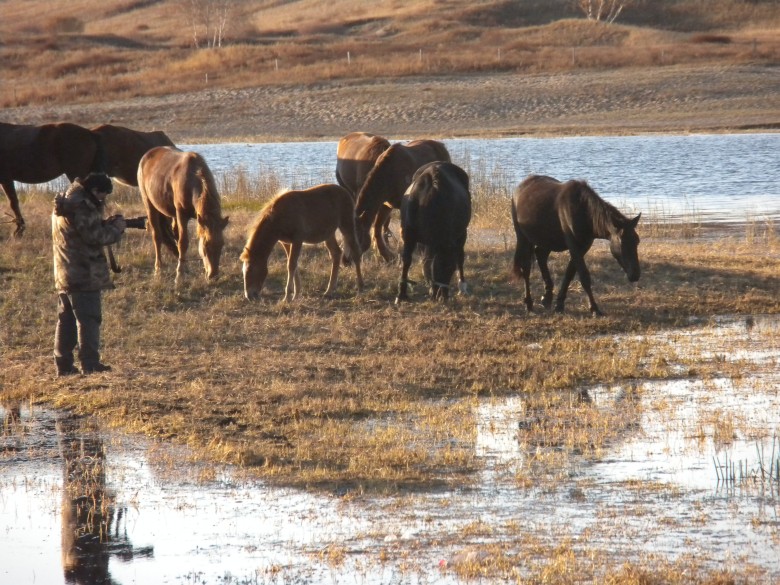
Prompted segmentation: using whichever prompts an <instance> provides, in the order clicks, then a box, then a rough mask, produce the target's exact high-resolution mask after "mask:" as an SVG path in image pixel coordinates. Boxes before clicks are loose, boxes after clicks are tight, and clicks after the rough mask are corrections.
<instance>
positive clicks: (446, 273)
mask: <svg viewBox="0 0 780 585" xmlns="http://www.w3.org/2000/svg"><path fill="white" fill-rule="evenodd" d="M455 268H456V261H455V254H454V253H452V252H446V253H441V252H440V253H438V254H436V256H434V258H433V266H432V270H431V272H432V274H431V276H432V278H433V282H432V283H431V297H432V298H433V300H435V301H436V300H442V301H446V300H447V299H449V297H450V281H452V275H453V274H455Z"/></svg>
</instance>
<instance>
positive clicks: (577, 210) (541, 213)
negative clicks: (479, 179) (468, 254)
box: [512, 175, 642, 315]
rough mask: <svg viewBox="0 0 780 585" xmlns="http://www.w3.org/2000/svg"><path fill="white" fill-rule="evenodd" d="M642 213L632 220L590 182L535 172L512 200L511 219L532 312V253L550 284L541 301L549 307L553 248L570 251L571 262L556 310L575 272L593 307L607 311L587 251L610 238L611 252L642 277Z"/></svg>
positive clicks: (632, 277)
mask: <svg viewBox="0 0 780 585" xmlns="http://www.w3.org/2000/svg"><path fill="white" fill-rule="evenodd" d="M641 215H642V214H641V213H640V214H639V215H637V216H636V217H635V218H633V219H628V218H627V217H625V216H624V215H623V214H622V213H620V212H619V211H618V210H617V209H616V208H615V207H613V206H612V205H610V204H609V203H607V202H606V201H604V200H603V199H602V198H601V197H599V196H598V195H597V194H596V192H595V191H594V190H593V189H591V187H590V186H589V185H588V184H587V183H586V182H585V181H574V180H572V181H566V182H565V183H561V182H560V181H557V180H556V179H553V178H552V177H544V176H539V175H530V176H528V177H526V179H525V180H524V181H523V182H522V183H520V185H519V186H518V187H517V189H515V193H514V197H513V198H512V222H513V223H514V226H515V234H516V236H517V247H516V248H515V256H514V265H513V271H514V274H515V276H517V277H518V278H522V279H523V280H524V281H525V304H526V307H527V308H528V311H529V312H530V311H532V310H533V300H532V298H531V289H530V284H529V277H530V272H531V265H532V264H533V257H534V256H536V260H537V261H538V262H539V270H540V271H541V273H542V278H543V279H544V283H545V291H544V296H543V297H542V304H543V305H544V307H545V308H547V309H549V308H550V307H551V306H552V301H553V281H552V278H551V276H550V270H549V268H548V267H547V259H548V257H549V256H550V252H562V251H564V250H568V251H569V255H570V260H569V264H568V266H567V267H566V271H565V273H564V275H563V280H562V281H561V286H560V290H559V291H558V298H557V299H556V301H555V310H556V311H558V312H563V304H564V302H565V301H566V293H567V292H568V289H569V284H570V283H571V281H572V279H573V278H574V273H575V272H576V273H577V274H578V275H579V278H580V283H581V284H582V288H583V289H585V293H586V294H587V295H588V299H589V300H590V311H591V313H592V314H594V315H602V312H601V311H600V310H599V308H598V306H597V305H596V301H595V300H594V298H593V292H592V291H591V281H590V272H588V268H587V267H586V266H585V253H586V252H587V251H588V250H590V247H591V245H592V244H593V240H594V239H597V238H598V239H604V240H609V248H610V251H611V252H612V255H613V256H614V257H615V259H616V260H617V261H618V264H620V266H621V268H623V270H624V272H625V273H626V275H628V280H629V281H630V282H636V281H637V280H639V273H640V270H639V257H638V254H637V247H638V246H639V236H638V235H637V233H636V226H637V224H638V223H639V218H640V216H641Z"/></svg>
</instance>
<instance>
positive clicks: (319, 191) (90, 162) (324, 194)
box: [0, 123, 641, 315]
mask: <svg viewBox="0 0 780 585" xmlns="http://www.w3.org/2000/svg"><path fill="white" fill-rule="evenodd" d="M336 159H337V162H336V180H337V183H338V184H324V185H318V186H315V187H311V188H309V189H304V190H294V191H286V192H283V193H281V194H279V195H277V196H276V197H275V198H273V199H272V200H271V201H270V202H269V203H268V204H267V205H266V206H265V207H264V209H263V210H262V211H261V213H260V215H259V217H258V218H257V220H256V222H255V223H254V226H253V227H252V229H251V232H250V234H249V237H248V239H247V242H246V245H245V247H244V249H243V251H242V253H241V261H242V263H243V278H244V294H245V296H246V297H247V298H248V299H255V298H257V297H258V296H259V294H260V291H261V290H262V287H263V284H264V281H265V278H266V276H267V274H268V258H269V256H270V254H271V251H272V249H273V248H274V246H275V245H276V243H277V242H279V243H280V244H281V246H282V247H283V248H284V250H285V253H286V255H287V285H286V288H285V300H287V299H294V298H295V296H296V295H297V294H299V292H300V278H299V276H298V269H297V266H298V258H299V255H300V252H301V248H302V245H303V244H304V243H306V244H315V243H321V242H324V243H325V245H326V247H327V249H328V252H329V254H330V259H331V263H332V266H331V274H330V280H329V282H328V288H327V290H326V294H329V293H330V292H332V291H333V290H334V289H335V287H336V283H337V278H338V272H339V266H340V264H342V263H343V264H345V265H349V264H354V266H355V270H356V275H357V283H358V289H359V290H360V289H362V287H363V278H362V273H361V269H360V259H361V256H362V254H363V252H365V251H366V250H367V249H368V248H369V247H372V245H373V246H374V247H375V248H376V250H377V252H378V253H379V254H380V255H381V256H382V257H383V258H384V259H385V260H386V261H388V262H389V261H391V260H392V259H393V258H394V254H393V252H392V251H391V249H390V247H389V245H388V242H387V233H388V228H387V226H388V222H389V220H390V213H391V211H392V209H399V210H400V220H401V237H402V243H403V245H402V251H401V265H402V267H401V278H400V282H399V287H398V296H397V299H396V301H397V302H398V301H403V300H407V299H408V292H407V291H408V285H409V284H410V282H411V281H410V280H409V278H408V272H409V267H410V264H411V261H412V255H413V253H414V251H415V250H419V251H420V252H421V254H422V257H423V272H424V276H425V279H426V281H427V283H428V284H429V286H430V291H431V296H432V297H433V298H434V299H444V300H446V299H447V298H448V296H449V292H450V290H451V289H452V287H451V285H450V282H451V280H452V277H453V275H454V274H455V272H456V271H457V272H458V278H459V284H458V288H459V290H460V291H461V292H464V291H465V289H466V286H465V285H466V282H465V277H464V273H463V263H464V246H465V243H466V237H467V231H468V225H469V222H470V219H471V195H470V191H469V177H468V174H467V173H466V172H465V171H464V170H463V169H461V168H460V167H458V166H457V165H455V164H453V163H452V161H451V159H450V155H449V152H448V151H447V148H446V147H445V145H444V144H443V143H441V142H439V141H436V140H414V141H411V142H406V143H395V144H391V143H390V142H389V141H388V140H387V139H385V138H383V137H381V136H376V135H373V134H369V133H365V132H353V133H350V134H347V135H346V136H344V137H343V138H342V139H341V140H340V141H339V143H338V147H337V153H336ZM90 172H104V173H106V174H108V175H109V176H111V177H113V178H115V179H118V180H119V181H121V182H123V183H125V184H128V185H131V186H137V187H138V188H139V190H140V193H141V198H142V200H143V203H144V207H145V209H146V213H147V218H148V226H149V229H150V231H151V234H152V240H153V242H154V247H155V272H159V270H160V264H161V248H162V246H165V247H166V248H168V249H169V250H170V251H171V252H173V253H174V254H175V255H176V256H177V257H178V266H177V270H176V275H177V278H178V277H179V276H180V275H181V274H182V273H183V272H184V271H185V258H186V252H187V247H188V245H189V234H188V228H187V226H188V223H189V220H191V219H194V220H196V224H197V236H198V248H199V253H200V256H201V258H202V260H203V263H204V268H205V271H206V276H207V277H208V278H210V279H211V278H214V277H216V276H217V275H218V273H219V259H220V256H221V253H222V248H223V246H224V237H223V232H224V229H225V227H226V226H227V223H228V218H227V217H223V216H222V212H221V205H220V197H219V194H218V192H217V188H216V184H215V181H214V177H213V175H212V173H211V171H210V170H209V168H208V165H207V164H206V161H205V160H204V159H203V158H202V157H201V156H200V155H199V154H197V153H194V152H184V151H181V150H179V149H178V148H176V146H175V145H174V143H173V142H172V141H171V140H170V139H169V138H168V137H167V136H166V135H165V134H164V133H163V132H159V131H157V132H140V131H137V130H132V129H129V128H124V127H121V126H114V125H102V126H98V127H96V128H92V129H87V128H83V127H81V126H78V125H75V124H70V123H58V124H45V125H42V126H28V125H15V124H7V123H0V184H2V187H3V189H4V191H5V193H6V196H7V197H8V199H9V202H10V205H11V210H12V212H13V214H14V222H15V223H16V231H15V235H17V236H20V235H21V234H22V233H23V231H24V228H25V223H24V219H23V216H22V214H21V210H20V208H19V201H18V197H17V194H16V190H15V189H14V181H19V182H22V183H43V182H47V181H50V180H52V179H54V178H56V177H58V176H60V175H63V174H64V175H66V176H67V177H68V179H69V180H71V181H72V180H74V179H75V178H77V177H83V176H86V175H87V174H88V173H90ZM640 215H641V214H640ZM511 216H512V222H513V225H514V229H515V234H516V236H517V245H516V248H515V253H514V259H513V272H514V274H515V275H516V276H517V277H518V278H519V279H522V280H523V281H524V284H525V299H524V300H525V304H526V307H527V309H528V311H532V310H533V300H532V297H531V292H530V283H529V277H530V270H531V267H532V265H533V261H534V259H535V260H536V261H537V262H538V264H539V268H540V271H541V273H542V277H543V279H544V282H545V293H544V296H543V297H542V304H543V306H544V307H545V308H548V309H549V308H551V307H552V304H553V282H552V278H551V276H550V271H549V269H548V265H547V259H548V257H549V255H550V253H551V252H560V251H566V250H568V252H569V255H570V260H569V263H568V265H567V267H566V269H565V272H564V276H563V280H562V282H561V285H560V287H559V292H558V296H557V298H556V299H555V309H556V310H557V311H563V308H564V302H565V300H566V294H567V290H568V286H569V284H570V282H571V280H572V279H573V278H574V276H575V274H576V275H578V277H579V280H580V282H581V284H582V286H583V289H584V290H585V292H586V294H587V296H588V299H589V301H590V310H591V312H592V313H593V314H597V315H600V314H601V311H600V309H599V308H598V306H597V304H596V301H595V300H594V298H593V293H592V291H591V279H590V274H589V272H588V269H587V267H586V265H585V261H584V256H585V253H586V252H587V251H588V250H589V249H590V247H591V245H592V244H593V241H594V240H595V239H607V240H609V242H610V250H611V252H612V254H613V256H614V257H615V259H616V260H617V261H618V263H619V264H620V266H621V267H622V268H623V270H624V271H625V273H626V275H627V276H628V279H629V280H630V281H631V282H635V281H637V280H638V279H639V274H640V269H639V260H638V254H637V248H638V245H639V237H638V235H637V233H636V226H637V223H638V221H639V217H640V216H639V215H637V216H636V217H634V218H632V219H629V218H627V217H625V216H624V215H623V214H622V213H621V212H620V211H618V210H617V209H616V208H615V207H614V206H612V205H610V204H609V203H607V202H606V201H604V200H603V199H601V198H600V197H599V196H598V194H596V192H595V191H594V190H593V189H592V188H591V187H590V186H589V185H588V184H587V183H586V182H584V181H579V180H569V181H566V182H560V181H557V180H556V179H553V178H551V177H544V176H537V175H531V176H529V177H527V178H526V179H525V180H524V181H523V182H522V183H521V184H520V185H519V186H518V187H517V188H516V189H515V192H514V194H513V197H512V202H511ZM337 230H338V231H339V232H340V233H341V235H342V245H343V248H344V249H343V250H342V249H341V246H340V245H339V243H338V241H337V240H336V231H337Z"/></svg>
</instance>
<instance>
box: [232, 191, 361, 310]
mask: <svg viewBox="0 0 780 585" xmlns="http://www.w3.org/2000/svg"><path fill="white" fill-rule="evenodd" d="M337 229H338V230H339V231H340V232H341V235H342V238H343V241H344V260H345V262H348V261H353V262H354V263H355V272H356V275H357V285H358V291H360V290H363V276H362V274H361V272H360V248H359V247H358V242H357V234H356V231H355V207H354V204H353V202H352V196H351V195H350V194H349V192H348V191H347V190H346V189H344V188H343V187H341V186H339V185H318V186H316V187H311V188H310V189H305V190H303V191H286V192H284V193H281V194H280V195H277V196H276V197H275V198H274V199H272V200H271V201H270V202H269V203H268V204H267V205H266V206H265V208H264V209H263V211H262V212H261V213H260V216H259V217H258V218H257V221H256V222H255V225H254V227H253V228H252V231H251V233H250V235H249V238H248V240H247V243H246V246H245V247H244V251H243V252H242V254H241V261H242V262H243V263H244V266H243V271H244V295H245V296H246V298H247V299H249V300H254V299H256V298H258V297H259V296H260V291H261V290H262V289H263V284H264V283H265V279H266V277H267V276H268V257H269V256H270V255H271V251H272V250H273V248H274V246H275V245H276V243H277V242H280V243H281V245H282V247H283V248H284V251H285V253H286V254H287V285H286V287H285V294H284V300H285V301H287V299H288V298H291V299H293V300H294V299H295V297H296V296H297V295H298V294H299V293H300V291H301V284H300V277H299V276H298V258H299V256H300V254H301V248H302V247H303V244H319V243H321V242H325V245H326V246H327V248H328V253H329V254H330V260H331V271H330V280H329V281H328V288H327V290H326V291H325V294H326V295H329V294H331V293H332V292H333V291H334V290H335V289H336V283H337V281H338V274H339V263H340V262H341V260H342V252H341V248H340V247H339V244H338V242H337V241H336V230H337ZM291 292H292V295H291V294H290V293H291Z"/></svg>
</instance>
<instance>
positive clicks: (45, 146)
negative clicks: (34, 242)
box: [0, 122, 102, 236]
mask: <svg viewBox="0 0 780 585" xmlns="http://www.w3.org/2000/svg"><path fill="white" fill-rule="evenodd" d="M101 167H102V152H101V147H100V142H99V139H98V137H97V136H96V135H94V134H93V133H92V132H90V131H89V130H87V129H86V128H82V127H81V126H77V125H76V124H70V123H67V122H60V123H57V124H44V125H42V126H26V125H18V124H6V123H2V122H0V185H2V186H3V191H5V195H6V197H8V201H9V203H10V205H11V211H12V212H13V214H14V221H15V222H16V231H15V232H14V235H15V236H21V235H22V233H23V232H24V227H25V224H24V217H22V212H21V209H20V208H19V196H18V195H17V193H16V188H15V187H14V181H18V182H20V183H46V182H48V181H51V180H53V179H56V178H57V177H59V176H60V175H66V176H67V177H68V180H69V181H73V180H74V179H75V178H77V177H82V178H83V177H86V176H87V175H88V174H89V173H90V172H92V171H100V170H102V169H101Z"/></svg>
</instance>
